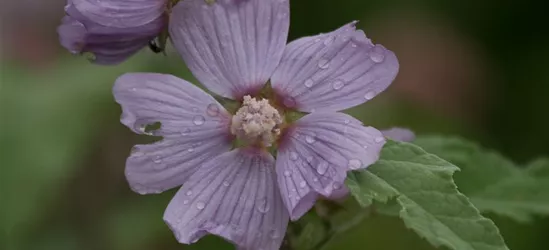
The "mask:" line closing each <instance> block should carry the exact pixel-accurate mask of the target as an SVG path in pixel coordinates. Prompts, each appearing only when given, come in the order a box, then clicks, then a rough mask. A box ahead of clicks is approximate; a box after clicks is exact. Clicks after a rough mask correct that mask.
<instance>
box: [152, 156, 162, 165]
mask: <svg viewBox="0 0 549 250" xmlns="http://www.w3.org/2000/svg"><path fill="white" fill-rule="evenodd" d="M153 162H154V163H156V164H160V163H162V157H161V156H160V155H157V156H155V157H154V159H153Z"/></svg>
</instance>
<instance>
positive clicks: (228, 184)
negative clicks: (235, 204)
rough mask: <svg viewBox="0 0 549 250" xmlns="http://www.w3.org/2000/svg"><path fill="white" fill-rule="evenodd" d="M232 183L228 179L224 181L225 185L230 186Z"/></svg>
mask: <svg viewBox="0 0 549 250" xmlns="http://www.w3.org/2000/svg"><path fill="white" fill-rule="evenodd" d="M230 185H231V183H229V182H228V181H224V182H223V186H225V187H228V186H230Z"/></svg>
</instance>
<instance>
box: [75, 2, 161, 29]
mask: <svg viewBox="0 0 549 250" xmlns="http://www.w3.org/2000/svg"><path fill="white" fill-rule="evenodd" d="M71 2H72V4H73V5H74V6H75V7H76V9H78V11H79V12H81V13H82V14H83V15H84V16H86V17H87V18H89V19H90V20H91V21H93V22H96V23H98V24H101V25H103V26H107V27H116V28H131V27H137V26H142V25H145V24H148V23H150V22H153V21H154V20H156V19H157V18H159V17H160V16H162V15H163V14H164V12H165V10H166V3H167V0H71Z"/></svg>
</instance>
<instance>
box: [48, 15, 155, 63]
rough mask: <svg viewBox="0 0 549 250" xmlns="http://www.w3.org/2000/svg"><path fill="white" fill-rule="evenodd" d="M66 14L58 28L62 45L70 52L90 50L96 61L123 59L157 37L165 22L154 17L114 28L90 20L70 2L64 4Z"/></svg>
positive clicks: (108, 61)
mask: <svg viewBox="0 0 549 250" xmlns="http://www.w3.org/2000/svg"><path fill="white" fill-rule="evenodd" d="M65 9H66V13H67V15H66V16H65V17H64V18H63V20H62V24H61V25H60V26H59V27H58V29H57V31H58V33H59V38H60V41H61V44H62V45H63V46H64V47H65V48H66V49H68V50H69V51H70V52H71V53H74V54H79V53H83V52H90V53H92V54H93V58H91V59H92V61H93V62H95V63H98V64H117V63H120V62H123V61H124V60H126V59H127V58H128V57H130V56H131V55H133V54H135V53H136V52H137V51H139V50H141V49H142V48H143V47H145V46H147V44H148V42H149V41H150V40H152V39H153V38H154V37H156V36H157V35H158V34H159V33H160V32H161V31H162V29H163V27H164V25H165V22H164V20H163V19H157V20H155V21H154V22H151V23H148V24H146V25H143V26H139V27H132V28H113V27H108V26H103V25H101V24H98V23H95V22H93V21H91V20H89V19H88V18H87V17H85V16H84V15H82V13H80V12H79V11H78V10H77V9H76V8H75V7H74V5H72V4H69V5H67V6H66V8H65Z"/></svg>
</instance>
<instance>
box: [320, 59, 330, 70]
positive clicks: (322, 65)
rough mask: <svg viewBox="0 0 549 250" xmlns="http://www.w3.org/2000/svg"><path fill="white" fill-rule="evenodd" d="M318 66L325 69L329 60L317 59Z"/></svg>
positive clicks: (328, 64) (328, 65)
mask: <svg viewBox="0 0 549 250" xmlns="http://www.w3.org/2000/svg"><path fill="white" fill-rule="evenodd" d="M318 67H319V68H321V69H327V68H329V67H330V61H328V60H327V59H320V61H318Z"/></svg>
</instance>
